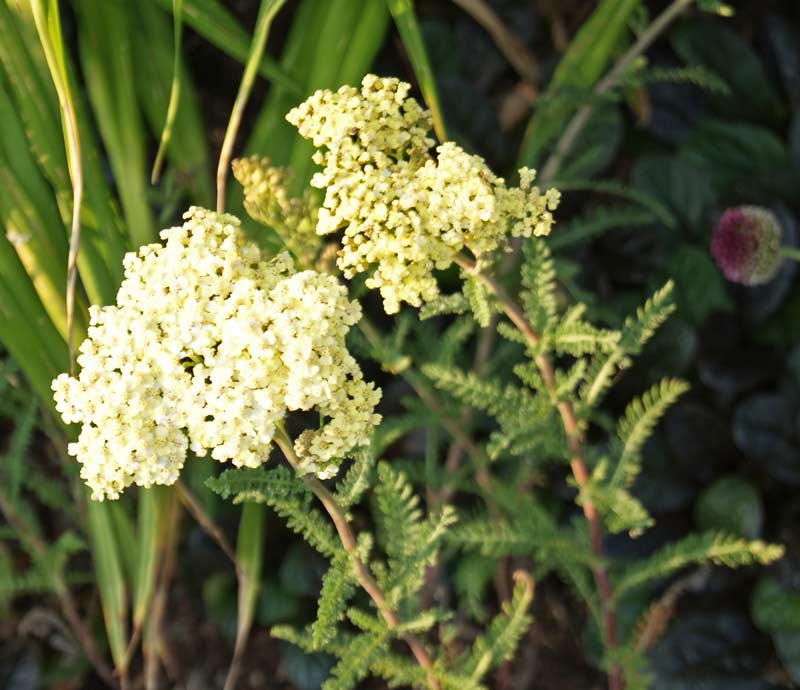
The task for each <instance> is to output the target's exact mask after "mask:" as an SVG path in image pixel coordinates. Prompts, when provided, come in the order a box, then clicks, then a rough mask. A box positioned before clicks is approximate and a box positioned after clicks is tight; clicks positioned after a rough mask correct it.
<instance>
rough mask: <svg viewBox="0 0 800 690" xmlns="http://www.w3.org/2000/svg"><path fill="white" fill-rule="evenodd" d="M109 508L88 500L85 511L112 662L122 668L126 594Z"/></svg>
mask: <svg viewBox="0 0 800 690" xmlns="http://www.w3.org/2000/svg"><path fill="white" fill-rule="evenodd" d="M109 507H110V504H107V503H100V502H98V501H92V500H88V501H87V505H86V510H87V514H88V531H89V541H90V542H91V546H92V557H93V558H94V564H95V571H96V574H97V586H98V589H99V591H100V601H101V603H102V607H103V618H104V620H105V624H106V636H107V637H108V645H109V647H110V649H111V656H112V658H113V659H114V664H115V665H116V666H117V668H118V669H121V670H124V664H125V650H126V649H127V646H128V633H127V629H128V628H127V594H126V588H125V579H124V578H123V576H122V567H121V562H120V555H119V552H118V548H117V542H116V540H115V537H114V530H113V522H112V518H111V515H110V511H109Z"/></svg>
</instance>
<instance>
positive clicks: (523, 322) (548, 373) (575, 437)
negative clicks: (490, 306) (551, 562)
mask: <svg viewBox="0 0 800 690" xmlns="http://www.w3.org/2000/svg"><path fill="white" fill-rule="evenodd" d="M456 263H457V264H458V265H459V266H461V268H463V269H464V270H465V271H467V272H469V273H471V274H472V275H474V276H475V277H476V278H478V279H479V280H480V281H481V282H483V284H484V285H485V286H486V287H487V288H488V289H489V291H490V292H491V293H492V294H493V295H494V296H495V298H496V299H497V301H498V303H499V304H500V306H501V308H502V309H503V312H504V313H505V315H506V316H507V317H508V318H509V320H510V321H511V322H512V323H513V324H514V326H516V328H517V330H518V331H519V332H520V333H521V334H522V335H523V337H524V338H525V340H526V341H527V342H528V344H529V345H530V346H531V348H532V349H533V350H534V351H536V350H538V346H539V343H540V337H539V334H538V333H536V331H535V330H534V329H533V328H532V327H531V325H530V324H529V323H528V320H527V319H526V318H525V315H524V314H523V312H522V310H521V309H520V307H519V306H518V305H517V304H516V302H514V300H512V299H511V298H510V297H509V295H508V294H507V293H506V291H505V290H504V289H503V287H502V286H501V285H500V284H499V283H498V282H497V281H496V280H495V279H494V278H492V277H491V276H488V275H486V274H484V273H481V272H478V271H476V269H475V262H474V261H472V260H471V259H468V258H467V257H465V256H458V257H457V258H456ZM534 362H535V363H536V367H537V368H538V369H539V373H540V374H541V375H542V380H543V381H544V385H545V388H546V389H547V391H548V392H549V393H553V392H554V391H555V389H556V380H555V372H554V370H553V364H552V362H551V361H550V358H549V357H548V356H547V355H546V354H543V353H540V354H538V355H535V356H534ZM557 408H558V413H559V415H560V417H561V423H562V425H563V427H564V434H565V436H566V439H567V447H568V449H569V452H570V456H571V458H570V469H571V470H572V476H573V477H574V478H575V482H576V483H577V485H578V491H579V493H580V499H581V505H582V508H583V514H584V516H585V518H586V521H587V523H588V524H589V541H590V543H591V548H592V553H593V554H594V556H595V564H594V565H593V566H592V575H593V576H594V581H595V587H596V589H597V594H598V597H599V599H600V615H601V619H602V620H601V623H602V628H603V639H604V640H605V644H606V648H607V649H608V651H609V652H613V651H614V650H615V649H616V647H617V618H616V613H615V610H614V592H613V590H612V588H611V580H610V579H609V576H608V571H607V570H606V567H605V565H604V558H603V526H602V523H601V520H600V515H599V514H598V512H597V508H596V506H595V505H594V503H593V502H592V500H591V499H590V498H589V496H588V495H587V491H586V488H587V486H588V483H589V472H588V470H587V469H586V461H585V459H584V453H583V442H582V438H581V436H582V434H581V428H580V424H579V422H578V418H577V416H576V414H575V410H574V409H573V407H572V405H571V404H570V403H569V402H568V401H566V400H562V401H561V402H559V403H558V405H557ZM609 687H610V689H611V690H622V689H623V688H624V681H623V678H622V671H621V669H620V667H619V666H618V665H616V664H613V665H612V666H611V668H610V669H609Z"/></svg>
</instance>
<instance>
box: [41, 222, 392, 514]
mask: <svg viewBox="0 0 800 690" xmlns="http://www.w3.org/2000/svg"><path fill="white" fill-rule="evenodd" d="M184 218H185V219H186V222H185V223H184V224H183V226H181V227H174V228H170V229H168V230H164V231H162V233H161V237H162V239H164V240H166V244H165V245H161V244H152V245H148V246H145V247H142V248H141V249H140V250H139V253H138V254H134V253H130V254H128V255H127V256H126V257H125V279H124V280H123V283H122V286H121V287H120V290H119V292H118V294H117V304H116V306H109V307H102V308H101V307H92V308H91V312H90V316H91V325H90V327H89V332H88V338H87V339H86V340H85V341H84V342H83V344H82V345H81V347H80V352H81V354H80V356H79V357H78V364H79V365H80V367H81V371H80V374H79V376H78V377H77V378H73V377H70V376H68V375H67V374H62V375H60V376H59V377H58V378H57V379H55V381H53V390H54V391H55V401H56V408H57V410H58V411H59V412H60V413H61V416H62V417H63V419H64V421H65V422H67V423H79V424H82V429H81V433H80V436H79V438H78V441H77V443H72V444H70V446H69V453H70V454H71V455H75V456H77V458H78V460H79V461H80V462H81V464H82V469H81V477H82V478H83V479H84V480H85V481H86V483H87V484H88V485H89V487H90V488H91V490H92V497H93V498H95V499H102V498H106V497H107V498H117V497H118V496H119V494H120V492H121V491H122V490H123V489H124V488H125V487H127V486H130V485H131V484H138V485H141V486H150V485H152V484H172V483H173V482H175V480H176V479H177V477H178V473H179V471H180V469H181V467H182V466H183V463H184V460H185V457H186V452H187V449H188V448H191V450H192V451H193V452H195V453H197V454H198V455H205V454H206V453H207V452H208V451H210V452H211V456H212V457H213V458H214V459H216V460H219V461H223V462H224V461H231V462H233V464H234V465H236V466H247V467H256V466H258V465H260V464H261V463H263V462H264V461H265V460H266V459H267V457H268V455H269V451H270V445H271V441H272V437H273V434H274V432H275V428H276V424H278V423H279V422H280V421H281V420H282V419H283V418H284V417H285V416H286V414H287V412H288V411H292V410H311V409H316V410H317V411H318V412H319V414H320V415H321V417H322V418H323V419H325V420H327V422H326V423H325V424H323V425H322V426H321V428H319V429H315V430H308V431H305V432H303V433H302V434H301V435H300V437H298V439H297V441H296V443H295V450H296V452H297V453H298V456H299V458H300V461H301V467H300V470H301V471H302V472H304V473H314V474H316V475H317V476H319V477H321V478H326V477H330V476H332V475H334V474H336V471H337V462H338V461H339V460H340V459H341V458H342V457H344V456H345V455H346V454H347V453H348V451H350V450H352V449H353V448H355V447H356V446H360V445H366V444H367V443H368V442H369V436H370V432H371V429H372V426H373V425H375V424H377V423H378V422H379V420H380V417H379V416H378V415H376V414H375V413H374V408H375V405H376V404H377V403H378V401H379V399H380V391H379V390H378V389H376V388H375V387H374V385H373V384H371V383H367V382H365V381H364V379H363V376H362V374H361V370H360V369H359V366H358V364H357V363H356V361H355V360H354V359H353V357H352V356H351V355H350V353H349V352H348V351H347V349H346V347H345V342H344V339H345V335H346V333H347V331H348V330H349V328H350V326H352V325H353V324H354V323H356V322H357V321H358V320H359V319H360V317H361V309H360V307H359V305H358V304H357V303H354V302H350V301H349V300H348V298H347V291H346V289H345V288H344V287H343V286H342V285H340V284H339V283H338V282H337V281H336V279H335V278H333V277H331V276H327V275H323V274H319V273H316V272H314V271H303V272H300V273H294V272H293V267H292V261H291V259H290V257H289V256H288V254H283V255H280V256H278V257H276V258H275V259H272V260H271V261H268V260H266V259H265V258H264V257H263V256H262V254H261V252H260V250H259V249H258V247H257V246H256V245H255V244H253V243H251V242H248V241H246V239H245V237H244V235H243V233H242V231H241V229H240V228H239V221H238V220H237V219H236V218H234V217H233V216H229V215H222V214H217V213H213V212H211V211H206V210H204V209H201V208H196V207H193V208H191V209H190V210H189V211H188V212H187V213H186V214H185V216H184Z"/></svg>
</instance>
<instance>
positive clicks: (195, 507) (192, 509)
mask: <svg viewBox="0 0 800 690" xmlns="http://www.w3.org/2000/svg"><path fill="white" fill-rule="evenodd" d="M175 485H176V487H177V489H178V496H179V497H180V499H181V503H183V505H184V506H185V508H186V510H187V511H189V514H190V515H191V516H192V517H193V518H194V519H195V521H196V522H197V524H198V525H200V527H201V528H202V529H203V531H204V532H205V533H206V534H207V535H208V536H209V537H211V539H212V540H213V541H214V543H215V544H216V545H217V546H219V548H220V549H221V550H222V552H223V553H224V554H225V555H226V556H227V557H228V558H229V559H230V561H231V563H233V566H234V567H235V568H237V572H238V567H237V565H236V553H235V552H234V550H233V547H232V546H231V544H230V542H229V541H228V539H227V537H226V536H225V533H224V532H223V531H222V529H221V528H220V527H219V525H217V523H216V522H214V520H213V519H212V518H211V516H210V515H209V514H208V513H206V511H205V510H203V506H202V505H200V501H198V500H197V499H196V498H195V497H194V495H193V494H192V492H191V491H189V487H187V486H186V485H185V484H184V483H183V482H182V481H181V480H180V479H179V480H178V481H177V482H176V484H175Z"/></svg>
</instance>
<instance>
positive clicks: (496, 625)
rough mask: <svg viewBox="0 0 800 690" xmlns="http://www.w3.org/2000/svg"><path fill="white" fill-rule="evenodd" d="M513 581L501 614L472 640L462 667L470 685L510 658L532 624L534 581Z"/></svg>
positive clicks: (520, 577)
mask: <svg viewBox="0 0 800 690" xmlns="http://www.w3.org/2000/svg"><path fill="white" fill-rule="evenodd" d="M516 579H517V584H516V586H515V587H514V593H513V595H512V597H511V600H510V601H506V602H504V603H503V610H502V612H501V613H500V614H499V615H498V616H497V617H496V618H495V619H494V620H493V621H492V622H491V623H490V624H489V627H488V628H487V629H486V632H485V633H484V634H483V635H480V636H479V637H478V638H477V639H476V640H475V643H474V644H473V645H472V650H471V651H470V654H469V657H468V658H467V659H466V661H465V662H464V664H463V669H464V672H465V673H466V674H468V675H469V677H470V679H471V680H472V681H473V682H479V681H480V679H481V678H483V677H484V676H485V675H486V674H487V673H488V672H489V671H490V670H491V669H493V668H497V666H499V665H500V664H501V663H503V662H504V661H507V660H508V659H510V658H511V655H512V654H513V653H514V652H515V651H516V649H517V645H518V644H519V641H520V640H521V639H522V636H523V635H524V634H525V633H526V632H527V630H528V628H529V627H530V625H531V621H532V619H531V616H530V615H529V613H528V608H529V607H530V603H531V600H532V599H533V582H532V581H531V579H530V577H529V576H527V575H524V574H522V573H518V574H517V577H516Z"/></svg>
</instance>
